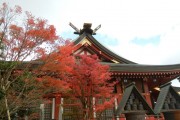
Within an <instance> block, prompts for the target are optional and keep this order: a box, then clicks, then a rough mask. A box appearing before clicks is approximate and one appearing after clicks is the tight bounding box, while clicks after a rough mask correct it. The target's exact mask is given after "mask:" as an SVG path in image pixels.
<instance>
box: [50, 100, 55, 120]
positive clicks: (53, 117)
mask: <svg viewBox="0 0 180 120" xmlns="http://www.w3.org/2000/svg"><path fill="white" fill-rule="evenodd" d="M51 111H52V116H51V118H52V120H54V119H55V98H52V109H51Z"/></svg>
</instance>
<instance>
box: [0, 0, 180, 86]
mask: <svg viewBox="0 0 180 120" xmlns="http://www.w3.org/2000/svg"><path fill="white" fill-rule="evenodd" d="M3 2H6V3H8V4H9V5H10V6H14V5H20V6H21V7H22V9H23V10H24V11H30V12H31V13H32V14H33V15H35V16H37V17H41V18H44V19H47V20H48V21H49V24H53V25H55V27H56V28H57V33H58V34H59V35H60V36H62V37H63V38H64V39H75V38H76V37H78V36H77V35H74V34H73V32H74V30H73V29H72V28H71V27H70V26H69V22H71V23H73V24H74V25H75V26H76V27H77V28H79V29H81V28H82V27H83V23H92V29H94V28H95V27H97V26H98V25H99V24H101V28H100V29H99V30H98V31H97V35H95V36H94V37H95V38H96V39H97V40H98V41H99V42H100V43H102V44H103V45H104V46H106V47H107V48H109V49H110V50H111V51H113V52H115V53H116V54H118V55H120V56H121V57H124V58H126V59H128V60H131V61H133V62H136V63H140V64H154V65H157V64H180V7H179V0H1V1H0V3H3ZM173 85H175V86H180V83H179V82H178V81H176V82H173Z"/></svg>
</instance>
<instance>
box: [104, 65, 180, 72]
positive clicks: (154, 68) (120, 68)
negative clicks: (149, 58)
mask: <svg viewBox="0 0 180 120" xmlns="http://www.w3.org/2000/svg"><path fill="white" fill-rule="evenodd" d="M102 64H105V65H109V66H110V71H111V72H129V73H130V72H132V73H133V72H141V73H143V72H144V73H148V72H149V73H158V72H164V73H166V72H177V73H179V72H180V64H173V65H142V64H116V63H102Z"/></svg>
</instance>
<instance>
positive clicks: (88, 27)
mask: <svg viewBox="0 0 180 120" xmlns="http://www.w3.org/2000/svg"><path fill="white" fill-rule="evenodd" d="M69 25H70V26H71V27H72V28H73V29H74V30H75V32H74V34H79V35H81V34H83V33H88V34H91V35H96V31H97V30H98V29H99V28H100V27H101V25H98V26H97V27H96V28H95V29H94V30H92V29H91V26H92V24H91V23H84V25H83V29H82V30H81V29H80V30H79V29H78V28H76V27H75V26H74V25H73V24H72V23H69Z"/></svg>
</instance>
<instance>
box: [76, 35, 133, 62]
mask: <svg viewBox="0 0 180 120" xmlns="http://www.w3.org/2000/svg"><path fill="white" fill-rule="evenodd" d="M85 37H87V38H88V40H90V41H91V42H92V43H93V44H94V45H95V46H97V48H99V49H100V50H101V51H102V52H104V53H106V54H107V55H109V56H111V57H112V58H114V59H115V60H116V61H118V62H121V63H124V64H136V63H135V62H132V61H129V60H127V59H125V58H123V57H121V56H119V55H117V54H115V53H113V52H112V51H110V50H109V49H107V48H106V47H104V46H103V45H102V44H100V43H99V42H98V41H97V40H96V39H95V38H94V37H93V36H92V35H90V34H87V33H83V34H82V35H80V36H79V37H78V38H77V39H76V40H75V41H74V44H75V45H77V44H78V43H80V42H81V40H83V38H85Z"/></svg>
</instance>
